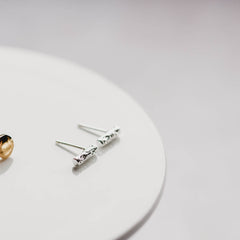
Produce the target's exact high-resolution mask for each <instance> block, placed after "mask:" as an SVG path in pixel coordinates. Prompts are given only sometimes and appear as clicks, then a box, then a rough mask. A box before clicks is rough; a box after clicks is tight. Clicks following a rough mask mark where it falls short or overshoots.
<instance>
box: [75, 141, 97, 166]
mask: <svg viewBox="0 0 240 240" xmlns="http://www.w3.org/2000/svg"><path fill="white" fill-rule="evenodd" d="M96 150H97V147H96V146H94V145H91V146H89V147H87V148H86V149H85V150H83V151H82V153H81V154H79V155H78V156H76V157H75V158H73V165H74V166H80V165H81V164H82V163H84V162H85V161H86V160H88V159H89V158H91V157H92V156H93V155H94V154H95V152H96Z"/></svg>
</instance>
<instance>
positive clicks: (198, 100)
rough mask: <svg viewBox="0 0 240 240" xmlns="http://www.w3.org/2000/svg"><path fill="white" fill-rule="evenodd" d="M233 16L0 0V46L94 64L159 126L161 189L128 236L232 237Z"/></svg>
mask: <svg viewBox="0 0 240 240" xmlns="http://www.w3.org/2000/svg"><path fill="white" fill-rule="evenodd" d="M239 13H240V3H239V1H227V0H226V1H210V0H209V1H186V0H185V1H177V0H176V1H109V2H107V1H85V2H84V1H67V0H66V1H26V0H21V1H17V0H16V1H4V0H0V44H2V45H8V46H16V47H23V48H27V49H33V50H37V51H42V52H45V53H49V54H52V55H56V56H60V57H64V58H66V59H70V60H73V61H75V62H77V63H79V64H81V65H83V66H85V67H88V68H90V69H93V70H95V71H96V72H98V73H100V74H101V75H103V76H105V77H107V78H108V79H109V80H111V81H113V82H115V83H116V84H117V85H119V86H120V87H121V88H123V89H125V90H126V91H127V92H128V93H130V94H131V95H132V96H133V97H134V98H135V99H136V100H137V101H138V102H139V103H140V104H141V105H142V106H143V107H144V109H145V110H146V112H147V113H148V114H149V115H150V117H151V118H152V119H153V121H154V122H155V124H156V126H157V127H158V129H159V132H160V134H161V136H162V139H163V142H164V146H165V150H166V155H167V160H168V172H167V181H166V187H165V192H164V195H163V197H162V199H161V201H160V204H159V206H158V208H157V209H156V211H155V212H154V213H153V215H152V217H151V218H150V219H149V221H147V223H146V224H145V225H144V226H143V227H142V228H141V229H140V230H139V231H138V232H137V233H136V234H135V235H134V236H133V237H132V239H135V240H145V239H147V240H148V239H151V240H158V239H169V240H170V239H184V240H190V239H197V240H198V239H199V240H202V239H209V240H210V239H211V240H212V239H218V240H222V239H240V230H239V226H240V220H239V214H240V208H239V202H240V193H239V180H240V176H239V167H240V163H239V160H240V158H239V157H240V154H239V144H240V138H239V136H240V128H239V120H240V110H239V101H240V96H239V93H240V81H239V77H240V72H239V71H240V68H239V67H240V55H239V54H240V46H239V42H240V28H239V26H240V25H239V23H240V14H239ZM0 81H3V80H0Z"/></svg>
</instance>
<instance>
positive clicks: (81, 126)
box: [78, 124, 107, 133]
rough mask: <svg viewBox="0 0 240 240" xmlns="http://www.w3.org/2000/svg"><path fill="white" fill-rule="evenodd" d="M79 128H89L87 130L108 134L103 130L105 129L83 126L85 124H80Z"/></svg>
mask: <svg viewBox="0 0 240 240" xmlns="http://www.w3.org/2000/svg"><path fill="white" fill-rule="evenodd" d="M78 127H80V128H87V129H91V130H95V131H98V132H103V133H105V132H107V130H103V129H100V128H94V127H90V126H86V125H83V124H78Z"/></svg>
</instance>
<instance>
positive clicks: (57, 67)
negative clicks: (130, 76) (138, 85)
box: [0, 48, 165, 240]
mask: <svg viewBox="0 0 240 240" xmlns="http://www.w3.org/2000/svg"><path fill="white" fill-rule="evenodd" d="M0 89H1V91H0V94H1V108H0V109H1V120H0V132H1V133H6V134H9V135H11V136H12V137H13V139H14V141H15V149H14V152H13V154H12V156H11V158H9V159H8V160H6V161H4V162H1V163H0V196H1V197H0V203H1V210H0V213H1V217H0V226H1V227H0V236H1V239H4V240H9V239H11V240H13V239H24V240H32V239H35V240H36V239H37V240H38V239H41V240H42V239H45V240H46V239H51V240H53V239H58V240H66V239H69V240H75V239H84V240H89V239H94V240H95V239H98V240H106V239H116V238H119V239H120V237H121V236H126V234H127V233H128V232H130V231H132V230H133V229H135V228H136V227H137V226H138V225H139V224H140V223H141V221H143V219H144V218H145V217H146V216H147V215H148V214H149V212H150V211H151V209H152V208H153V206H154V204H155V203H156V201H157V199H158V197H159V195H160V193H161V190H162V188H163V182H164V175H165V158H164V151H163V147H162V143H161V140H160V137H159V135H158V133H157V131H156V128H155V127H154V125H153V124H152V122H151V120H150V119H149V118H148V116H147V115H146V114H145V113H144V111H143V110H142V109H141V108H140V107H139V106H138V105H137V104H136V103H135V102H134V101H133V100H132V99H131V98H130V97H129V96H128V95H127V94H126V93H124V92H123V91H122V90H120V89H119V88H117V87H116V86H114V85H113V84H111V83H110V82H108V81H106V80H105V79H103V78H102V77H100V76H98V75H97V74H95V73H93V72H91V71H89V70H86V69H84V68H82V67H79V66H77V65H76V64H73V63H69V62H67V61H64V60H60V59H56V58H53V57H49V56H46V55H44V54H39V53H33V52H30V51H25V50H16V49H11V48H0ZM146 91H147V89H146ZM78 123H85V124H88V125H92V126H95V127H100V128H106V129H108V128H111V127H113V126H114V125H116V124H117V125H119V126H120V127H121V129H122V132H121V135H120V138H119V139H118V140H117V141H115V142H113V143H112V144H110V145H109V146H107V147H106V148H104V149H102V150H100V151H99V152H98V154H97V156H96V157H95V158H93V159H91V160H89V161H88V162H87V163H86V164H84V165H83V166H82V167H80V168H79V169H77V170H76V169H73V168H72V158H73V155H74V154H78V153H80V152H81V150H79V149H71V148H68V149H69V150H71V152H70V151H65V150H64V149H62V148H60V147H57V146H56V145H55V140H57V139H58V140H64V141H67V142H70V143H73V144H78V145H81V146H84V147H86V146H88V145H90V144H93V143H95V140H96V136H95V135H93V134H90V133H87V132H86V131H83V130H81V129H79V128H77V124H78Z"/></svg>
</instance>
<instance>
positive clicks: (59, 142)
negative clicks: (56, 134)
mask: <svg viewBox="0 0 240 240" xmlns="http://www.w3.org/2000/svg"><path fill="white" fill-rule="evenodd" d="M56 143H57V144H63V145H67V146H70V147H75V148H79V149H82V150H85V148H84V147H80V146H77V145H73V144H70V143H65V142H61V141H56Z"/></svg>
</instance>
